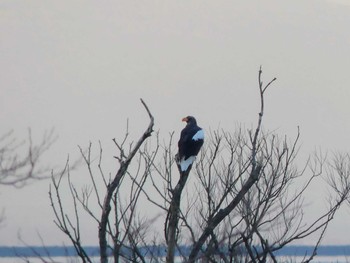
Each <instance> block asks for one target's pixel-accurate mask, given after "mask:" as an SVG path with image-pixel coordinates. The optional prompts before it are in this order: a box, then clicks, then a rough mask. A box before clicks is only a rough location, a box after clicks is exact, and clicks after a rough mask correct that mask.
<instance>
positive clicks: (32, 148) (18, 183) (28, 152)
mask: <svg viewBox="0 0 350 263" xmlns="http://www.w3.org/2000/svg"><path fill="white" fill-rule="evenodd" d="M56 139H57V136H55V134H54V130H51V131H49V132H46V133H45V134H44V136H43V138H42V140H41V142H40V143H38V144H34V143H33V140H32V133H31V130H30V129H28V139H27V140H24V141H18V139H16V137H14V132H13V131H9V132H7V133H5V134H3V135H2V136H1V137H0V185H4V186H15V187H22V186H24V185H25V184H26V183H28V182H30V181H33V180H39V179H43V178H49V177H48V176H47V172H49V171H50V168H49V167H45V166H39V160H40V158H42V156H43V154H44V153H45V152H46V151H47V150H48V149H49V148H50V147H51V145H52V144H53V143H54V142H55V141H56Z"/></svg>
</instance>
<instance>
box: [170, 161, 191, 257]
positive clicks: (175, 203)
mask: <svg viewBox="0 0 350 263" xmlns="http://www.w3.org/2000/svg"><path fill="white" fill-rule="evenodd" d="M176 159H177V156H176ZM176 161H177V166H178V169H179V174H180V179H179V181H178V183H177V184H176V186H175V188H174V189H173V190H171V193H172V198H171V202H170V207H169V210H168V215H167V218H166V222H165V240H166V243H167V255H166V263H174V257H175V249H176V244H177V231H178V223H179V213H180V204H181V193H182V190H183V189H184V187H185V185H186V182H187V178H188V175H189V173H190V171H191V168H192V165H190V166H189V167H188V169H187V170H186V171H181V167H180V165H179V162H178V160H176Z"/></svg>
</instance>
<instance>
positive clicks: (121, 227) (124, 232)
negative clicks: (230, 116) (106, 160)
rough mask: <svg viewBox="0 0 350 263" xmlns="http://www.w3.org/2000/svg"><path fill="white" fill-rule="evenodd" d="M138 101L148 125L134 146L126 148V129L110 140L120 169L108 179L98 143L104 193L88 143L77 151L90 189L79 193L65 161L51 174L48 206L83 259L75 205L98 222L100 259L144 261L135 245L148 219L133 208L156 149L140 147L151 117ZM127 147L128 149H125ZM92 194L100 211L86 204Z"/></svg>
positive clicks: (148, 133) (141, 238)
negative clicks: (68, 208)
mask: <svg viewBox="0 0 350 263" xmlns="http://www.w3.org/2000/svg"><path fill="white" fill-rule="evenodd" d="M141 103H142V104H143V106H144V108H145V109H146V111H147V113H148V116H149V119H150V122H149V125H148V127H147V129H146V130H145V131H144V133H143V134H142V135H141V137H140V138H139V140H138V141H137V142H136V144H135V145H133V143H132V142H131V143H130V144H129V147H127V145H126V144H127V141H128V136H129V132H128V130H127V131H126V133H125V138H124V139H123V140H122V142H121V143H118V142H117V140H115V139H113V141H114V143H115V145H116V147H117V148H118V151H119V155H118V156H115V158H116V159H117V160H118V162H119V169H118V171H117V172H116V174H115V176H114V177H113V178H111V177H109V178H108V177H107V176H106V175H105V173H104V171H103V169H102V146H101V144H100V155H99V163H98V169H99V177H100V179H102V182H103V187H104V188H105V189H104V191H105V194H104V196H102V194H101V193H102V192H103V191H102V190H101V189H99V187H98V182H97V180H98V178H96V176H95V175H94V173H93V171H92V170H93V169H92V161H91V144H90V145H89V148H88V151H87V153H85V152H84V151H83V150H82V149H80V152H81V155H82V157H83V159H84V161H85V164H86V166H87V168H88V173H89V176H90V180H91V183H92V188H89V189H84V190H83V191H82V193H80V192H79V191H78V190H77V189H76V188H75V186H74V184H73V183H72V182H71V176H70V170H69V162H68V161H67V164H66V167H65V169H64V170H63V171H62V173H61V176H60V177H59V178H58V179H55V177H52V187H50V191H49V194H50V200H51V206H52V208H53V211H54V214H55V223H56V225H57V226H58V227H59V229H60V230H62V232H63V233H65V235H67V236H68V237H69V239H70V240H71V242H72V244H73V245H74V247H75V249H76V251H77V254H78V256H79V257H80V258H81V260H82V262H91V259H90V257H89V255H88V253H87V252H86V250H85V249H84V246H83V243H82V239H81V230H80V220H81V219H80V214H79V211H78V206H81V207H82V208H83V209H84V210H85V212H87V213H88V215H89V216H91V217H92V218H93V219H94V220H95V222H96V223H97V224H98V239H99V248H100V260H101V262H104V263H105V262H108V256H109V255H112V256H113V257H114V262H120V259H125V260H126V261H127V262H129V261H135V262H136V261H138V260H139V261H141V262H145V261H144V259H143V254H141V253H140V252H139V248H138V246H139V245H140V242H142V241H144V236H143V235H144V233H143V231H144V230H145V227H144V226H147V225H148V221H149V219H147V220H144V219H142V218H140V217H138V213H137V209H136V208H137V203H138V200H139V198H140V194H141V189H142V188H143V186H144V184H145V182H146V179H147V177H148V175H149V174H150V173H149V169H150V165H151V164H152V163H153V159H154V157H155V155H156V152H157V150H155V151H154V152H153V153H150V151H146V149H147V146H146V145H145V150H143V149H142V145H143V144H144V142H145V140H146V139H147V138H148V137H149V136H151V134H152V132H153V125H154V119H153V116H152V114H151V112H150V111H149V109H148V107H147V105H146V104H145V103H144V101H143V100H141ZM128 148H129V150H127V149H128ZM135 156H138V160H137V162H136V161H135V163H137V169H136V171H135V173H134V174H131V172H130V169H129V165H130V163H131V162H132V160H133V159H134V158H135ZM64 175H68V177H67V178H68V187H69V189H70V192H71V197H72V200H73V207H74V215H73V216H68V215H67V214H66V212H65V207H64V204H63V203H62V197H61V193H60V188H61V183H62V179H63V176H64ZM125 176H128V178H129V183H130V186H129V198H128V199H127V201H126V202H125V203H123V201H122V198H121V196H120V190H121V186H122V185H124V184H125V180H126V178H125ZM92 194H93V195H94V197H95V200H96V202H97V204H98V207H99V211H94V210H93V209H92V208H91V207H90V205H89V204H90V200H91V199H92V196H91V195H92ZM98 213H100V215H98ZM74 222H75V223H74ZM109 240H111V242H109Z"/></svg>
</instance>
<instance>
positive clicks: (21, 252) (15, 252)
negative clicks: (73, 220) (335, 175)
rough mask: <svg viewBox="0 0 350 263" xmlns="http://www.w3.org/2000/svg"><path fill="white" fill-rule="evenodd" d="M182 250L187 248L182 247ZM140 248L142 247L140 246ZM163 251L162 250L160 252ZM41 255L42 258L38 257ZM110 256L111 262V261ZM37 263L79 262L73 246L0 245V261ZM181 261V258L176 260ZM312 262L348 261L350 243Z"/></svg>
mask: <svg viewBox="0 0 350 263" xmlns="http://www.w3.org/2000/svg"><path fill="white" fill-rule="evenodd" d="M153 249H157V251H159V253H160V254H159V255H160V258H163V257H165V253H164V251H165V247H154V248H153ZM183 249H184V251H186V250H187V249H188V248H186V247H183ZM141 250H142V248H141ZM86 251H87V253H88V254H89V255H91V258H92V259H93V262H99V254H98V247H86ZM162 251H163V252H162ZM312 251H313V247H311V246H310V247H309V246H288V247H285V248H284V249H282V250H280V251H279V252H278V253H276V256H277V259H278V262H280V263H291V262H293V263H294V262H302V260H303V258H304V255H310V254H311V253H312ZM38 255H41V256H42V258H39V257H38ZM112 261H113V260H112V258H111V262H112ZM10 262H11V263H17V262H27V263H29V262H30V263H39V262H41V263H42V262H62V263H78V262H81V261H80V259H79V257H77V256H76V253H75V250H74V248H73V247H57V246H53V247H0V263H10ZM176 262H178V263H180V262H181V258H178V260H177V261H176ZM312 262H315V263H350V245H347V246H320V247H319V248H318V253H317V256H316V257H314V259H313V260H312Z"/></svg>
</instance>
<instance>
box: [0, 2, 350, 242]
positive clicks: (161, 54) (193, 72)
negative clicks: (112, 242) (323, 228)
mask: <svg viewBox="0 0 350 263" xmlns="http://www.w3.org/2000/svg"><path fill="white" fill-rule="evenodd" d="M349 2H350V1H345V0H343V1H324V0H308V1H305V0H297V1H277V0H275V1H272V0H268V1H258V0H253V1H202V0H201V1H199V0H198V1H197V0H196V1H153V0H152V1H104V2H103V3H102V2H100V1H82V0H79V1H78V0H73V1H71V0H69V1H68V0H61V1H54V2H53V1H38V0H32V1H17V0H2V1H0V36H1V37H0V54H1V55H0V56H1V58H0V72H1V78H0V84H1V88H0V121H1V123H2V126H1V129H0V132H1V133H4V132H6V131H8V130H9V129H15V130H16V134H17V135H18V136H19V137H24V136H25V135H26V129H27V127H31V128H32V131H33V133H34V134H35V136H37V139H39V138H40V135H41V134H42V133H43V131H44V130H45V129H50V128H51V127H55V128H56V132H57V134H58V135H59V136H60V139H59V141H58V143H57V144H56V145H55V146H54V147H53V148H52V151H51V152H50V154H49V155H48V156H47V157H46V158H47V161H49V162H50V163H52V164H54V165H56V166H60V165H63V164H64V161H65V159H66V158H67V154H68V153H69V154H71V155H72V156H73V157H72V158H74V156H77V147H76V146H77V145H78V144H79V145H81V146H83V147H84V146H86V145H88V143H89V141H92V142H93V143H96V144H97V141H98V140H99V139H100V140H101V141H102V143H103V145H104V146H105V147H106V152H107V153H106V155H105V158H106V159H107V163H108V164H109V166H108V167H106V169H107V170H109V171H111V172H113V168H114V166H113V164H112V161H113V159H112V158H110V157H111V156H112V155H113V150H114V148H113V145H112V141H111V138H114V137H117V138H118V136H121V135H122V133H123V131H124V128H125V123H126V119H127V118H129V120H130V128H131V130H132V131H133V132H132V134H131V135H132V136H137V135H138V134H139V133H140V132H141V130H142V129H143V128H144V125H145V124H146V123H147V118H146V117H147V116H146V114H145V112H144V110H143V108H142V106H141V104H140V103H139V98H141V97H142V98H143V99H144V100H145V101H146V102H147V103H148V105H149V107H150V109H151V110H152V112H153V113H154V115H155V117H156V128H157V129H160V132H161V134H162V136H163V137H164V138H166V137H167V135H168V133H169V132H171V131H176V132H177V134H178V132H179V130H180V129H182V127H183V123H181V118H182V117H184V116H186V115H188V114H191V115H194V116H196V118H197V120H198V122H199V124H200V126H202V127H203V128H205V129H206V130H209V128H216V127H218V126H220V127H222V128H225V129H228V130H233V129H234V127H235V126H237V125H238V124H240V123H242V124H244V125H245V126H246V127H251V125H253V124H255V121H256V117H257V112H258V104H257V103H258V93H257V74H258V69H259V66H260V65H262V66H263V72H264V73H263V78H264V80H265V81H269V80H271V79H272V78H273V77H277V82H276V83H275V84H274V85H273V87H271V89H270V90H269V94H268V95H267V98H266V118H265V123H264V127H265V129H268V130H276V132H277V133H279V134H281V135H285V134H287V135H288V136H291V137H293V136H295V134H296V131H297V126H300V129H301V142H302V149H301V151H302V154H303V155H306V154H309V153H311V152H312V151H313V150H314V149H315V148H318V147H321V148H322V149H324V150H329V151H337V150H340V151H347V152H350V145H349V144H348V136H349V134H350V124H349V116H350V107H349V105H348V104H349V98H350V88H349V83H350V74H349V69H350V31H349V25H350V4H349ZM108 154H110V156H108ZM79 176H83V175H79ZM82 178H83V177H82ZM81 180H84V179H81ZM48 183H49V182H47V181H46V182H40V183H37V184H34V185H31V186H29V187H27V188H24V189H21V190H15V189H12V188H6V189H1V191H0V197H1V198H0V207H5V209H6V214H7V222H6V226H5V227H4V228H2V229H0V231H1V232H2V234H1V235H0V245H9V244H11V245H12V244H17V243H18V241H17V231H18V229H19V228H21V233H22V235H23V237H24V238H25V239H27V240H28V239H31V237H30V235H32V234H33V233H34V234H35V232H36V231H37V230H38V231H40V232H41V233H45V234H43V236H45V238H46V240H47V242H48V243H49V244H60V242H61V240H64V237H63V235H61V234H60V233H59V232H58V231H57V230H56V228H55V226H54V225H53V223H52V219H53V215H52V213H51V211H50V207H49V202H48V196H47V191H48ZM320 196H322V193H321V195H320ZM314 197H315V199H314V200H312V201H310V207H311V205H315V207H316V208H310V209H316V210H317V209H321V208H322V206H323V205H325V204H324V203H323V202H317V201H316V200H317V198H318V197H319V196H317V195H316V194H315V196H314ZM349 218H350V214H349V210H348V211H342V214H339V215H338V218H337V219H336V221H335V222H334V224H333V226H332V227H331V228H330V231H329V232H328V234H327V237H326V239H325V242H326V243H327V242H328V243H350V240H349V239H348V237H347V236H345V235H342V234H341V233H342V229H343V227H346V228H348V227H349V221H350V220H349ZM96 231H97V230H96ZM96 231H95V232H96ZM89 232H91V233H87V238H88V240H89V241H87V242H88V243H89V242H91V240H93V239H92V236H94V235H95V234H96V233H95V232H93V231H89ZM51 233H54V234H51ZM90 235H91V236H90ZM5 237H6V239H5ZM33 242H34V243H35V242H38V241H33Z"/></svg>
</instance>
